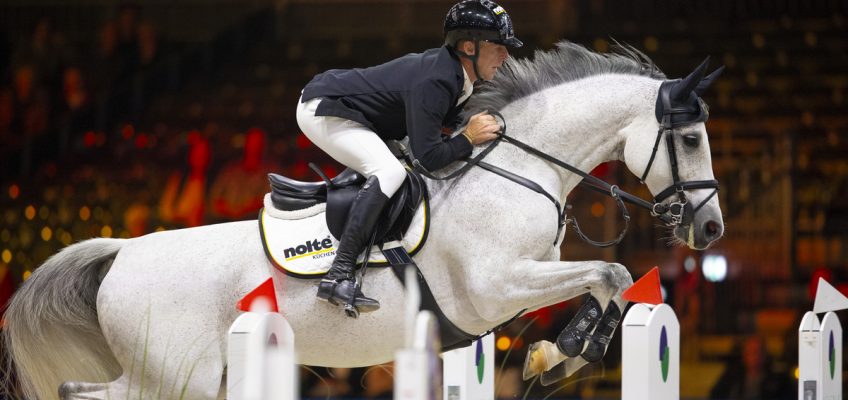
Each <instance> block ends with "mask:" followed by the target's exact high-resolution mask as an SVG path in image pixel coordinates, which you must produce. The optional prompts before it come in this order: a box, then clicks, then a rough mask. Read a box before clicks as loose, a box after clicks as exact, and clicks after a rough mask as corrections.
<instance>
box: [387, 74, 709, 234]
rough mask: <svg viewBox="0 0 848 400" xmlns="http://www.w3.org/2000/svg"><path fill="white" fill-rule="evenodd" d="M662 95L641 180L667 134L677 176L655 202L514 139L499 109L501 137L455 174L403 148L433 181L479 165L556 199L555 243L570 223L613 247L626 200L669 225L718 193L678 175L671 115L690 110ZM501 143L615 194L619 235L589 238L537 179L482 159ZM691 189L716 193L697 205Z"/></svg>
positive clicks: (577, 230)
mask: <svg viewBox="0 0 848 400" xmlns="http://www.w3.org/2000/svg"><path fill="white" fill-rule="evenodd" d="M660 96H661V99H662V101H663V103H664V105H665V108H664V110H663V117H662V121H661V125H660V128H659V130H658V132H657V139H656V141H655V142H654V149H653V152H652V153H651V158H650V160H649V161H648V166H647V167H646V168H645V172H644V173H643V174H642V177H641V178H640V181H641V182H642V183H644V182H645V178H646V177H647V176H648V172H650V170H651V166H652V165H653V162H654V158H655V157H656V155H657V151H658V149H659V143H660V139H662V137H663V136H664V135H665V137H666V147H667V148H668V153H669V161H670V163H671V173H672V177H673V179H674V182H673V183H672V185H671V186H669V187H667V188H666V189H664V190H662V191H661V192H660V193H659V194H657V196H656V197H654V200H653V202H651V201H648V200H644V199H642V198H640V197H638V196H635V195H633V194H630V193H627V192H625V191H623V190H621V188H619V187H618V186H617V185H611V184H609V183H607V182H605V181H604V180H602V179H600V178H598V177H596V176H593V175H591V174H589V173H586V172H584V171H582V170H580V169H578V168H577V167H574V166H573V165H571V164H568V163H566V162H564V161H562V160H560V159H558V158H556V157H553V156H551V155H550V154H547V153H545V152H543V151H541V150H539V149H537V148H535V147H533V146H530V145H528V144H526V143H524V142H522V141H520V140H518V139H515V138H513V137H511V136H507V134H506V119H504V117H503V115H501V114H500V113H499V112H497V111H492V112H490V114H492V115H494V116H496V117H498V118H500V120H501V121H502V122H503V124H502V125H501V126H502V129H501V132H500V133H499V134H498V138H497V139H495V140H494V141H492V143H491V144H490V145H489V146H488V147H486V148H485V149H484V150H483V151H481V152H480V153H478V154H477V155H476V156H474V157H472V158H470V159H468V160H466V164H465V165H464V166H463V167H461V168H460V169H458V170H456V171H454V172H452V173H450V174H448V175H446V176H443V177H437V176H434V175H433V174H431V173H430V172H429V171H427V169H426V168H424V167H423V166H422V165H421V164H420V163H419V162H418V160H416V159H415V158H414V157H413V156H412V152H411V151H406V149H402V150H403V152H404V153H405V154H406V155H407V157H409V158H410V159H411V160H412V165H413V167H414V168H415V170H416V171H418V172H419V173H420V174H422V175H424V176H426V177H427V178H429V179H433V180H449V179H453V178H455V177H457V176H459V175H461V174H463V173H465V172H466V171H468V170H469V169H471V168H472V167H474V166H475V165H476V166H479V167H480V168H483V169H485V170H487V171H489V172H492V173H494V174H496V175H499V176H501V177H504V178H506V179H509V180H510V181H512V182H515V183H517V184H519V185H522V186H524V187H526V188H528V189H530V190H532V191H534V192H536V193H539V194H541V195H543V196H545V197H546V198H548V199H549V200H550V201H551V202H553V204H554V206H555V207H556V210H557V223H558V225H557V226H558V228H557V233H556V237H555V238H554V242H553V244H554V245H556V243H557V242H558V241H559V237H560V235H561V234H562V228H563V227H564V226H565V225H566V224H568V225H571V227H572V228H573V229H574V231H575V233H577V235H578V236H579V237H580V238H581V239H582V240H583V241H585V242H586V243H589V244H591V245H593V246H596V247H609V246H614V245H616V244H618V243H620V242H621V241H622V240H623V239H624V235H625V234H626V233H627V229H628V228H629V227H630V213H629V212H628V210H627V207H626V206H625V205H624V202H628V203H630V204H635V205H636V206H639V207H642V208H644V209H647V210H648V211H650V212H651V215H652V216H654V217H656V218H657V219H659V220H660V221H662V222H663V223H664V224H665V225H666V226H684V225H686V224H688V223H691V222H692V220H693V219H694V215H695V213H696V212H697V211H698V210H700V209H701V208H702V207H703V206H704V205H705V204H706V203H707V201H709V200H710V199H711V198H712V197H713V196H715V195H716V193H718V181H717V180H715V179H712V180H700V181H681V180H680V176H679V172H678V165H677V154H676V152H675V148H674V128H675V126H676V125H681V124H682V123H672V120H671V116H672V114H683V113H685V112H687V110H685V109H676V108H673V107H671V105H670V99H669V93H668V91H667V90H661V91H660ZM701 107H704V105H703V103H701ZM500 142H505V143H509V144H511V145H513V146H515V147H518V148H519V149H521V150H523V151H524V152H526V153H529V154H531V155H533V156H535V157H538V158H540V159H542V160H545V161H547V162H550V163H552V164H554V165H556V166H558V167H560V168H563V169H565V170H567V171H569V172H571V173H574V174H576V175H578V176H580V177H582V178H583V180H582V181H580V183H579V185H580V186H583V187H586V188H588V189H591V190H594V191H596V192H600V193H603V194H606V195H609V196H610V197H612V198H613V200H615V202H616V204H617V205H618V209H619V210H620V212H621V215H622V218H623V219H624V228H623V229H622V230H621V232H620V233H619V234H618V236H617V237H616V238H615V239H613V240H609V241H603V242H601V241H595V240H592V239H590V238H589V237H588V236H586V234H584V233H583V231H582V230H581V229H580V225H579V224H578V223H577V219H576V218H575V217H573V216H572V217H570V218H567V217H566V208H565V207H562V206H561V205H560V203H559V200H557V198H556V197H554V196H552V195H551V194H550V193H548V192H547V191H546V190H545V189H544V188H542V186H540V185H539V184H538V183H536V182H534V181H532V180H530V179H527V178H525V177H523V176H520V175H517V174H515V173H513V172H509V171H506V170H504V169H502V168H500V167H497V166H494V165H492V164H489V163H486V162H484V161H483V158H484V157H486V156H487V155H488V154H489V153H491V152H492V150H494V148H495V147H496V146H497V145H498V144H499V143H500ZM692 189H713V192H712V193H711V194H710V195H709V196H707V197H706V198H705V199H704V200H703V201H702V202H701V203H700V204H698V205H697V206H696V207H692V205H691V203H690V202H689V200H688V198H687V197H686V193H685V192H684V191H685V190H692ZM674 194H677V201H673V202H670V203H668V204H664V203H663V201H664V200H665V199H667V198H668V197H670V196H672V195H674Z"/></svg>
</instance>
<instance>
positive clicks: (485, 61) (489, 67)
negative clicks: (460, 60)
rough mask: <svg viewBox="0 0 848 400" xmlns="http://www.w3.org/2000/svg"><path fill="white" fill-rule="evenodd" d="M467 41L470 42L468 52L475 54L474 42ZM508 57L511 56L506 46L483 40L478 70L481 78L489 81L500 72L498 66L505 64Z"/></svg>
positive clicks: (478, 59)
mask: <svg viewBox="0 0 848 400" xmlns="http://www.w3.org/2000/svg"><path fill="white" fill-rule="evenodd" d="M466 43H468V44H467V45H466V46H468V48H467V49H466V53H468V54H474V44H473V43H471V42H466ZM469 45H470V46H469ZM507 57H509V52H507V49H506V46H504V45H501V44H497V43H492V42H487V41H482V40H481V41H480V55H479V56H478V58H477V71H479V72H480V76H479V78H481V79H484V80H487V81H488V80H491V79H492V78H494V77H495V73H496V72H498V68H500V67H501V65H503V63H504V61H506V59H507Z"/></svg>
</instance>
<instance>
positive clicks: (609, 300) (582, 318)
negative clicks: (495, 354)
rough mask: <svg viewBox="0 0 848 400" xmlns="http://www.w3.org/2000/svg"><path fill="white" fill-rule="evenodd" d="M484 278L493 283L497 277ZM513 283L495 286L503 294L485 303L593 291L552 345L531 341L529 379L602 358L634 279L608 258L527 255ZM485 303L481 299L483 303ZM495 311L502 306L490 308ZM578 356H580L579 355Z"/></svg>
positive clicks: (535, 301) (551, 299)
mask: <svg viewBox="0 0 848 400" xmlns="http://www.w3.org/2000/svg"><path fill="white" fill-rule="evenodd" d="M484 281H486V282H485V283H486V284H488V285H495V283H494V281H496V279H493V278H490V279H488V280H484ZM504 281H505V282H503V283H502V285H508V286H509V287H508V288H507V287H501V288H498V289H500V290H495V291H492V292H491V293H493V294H498V295H500V296H501V297H500V299H499V300H497V301H495V300H496V299H488V300H491V301H486V303H487V304H496V305H497V304H500V305H502V307H503V306H508V305H512V306H514V305H515V304H526V305H527V307H528V308H530V309H535V308H539V307H543V306H546V305H550V304H554V303H557V302H560V301H563V300H568V299H570V298H573V297H576V296H579V295H581V294H584V293H587V292H588V293H590V296H589V297H588V298H587V299H586V302H585V303H584V304H583V306H582V307H581V308H580V310H579V311H578V313H577V315H576V316H575V318H574V320H572V321H571V322H570V323H569V324H568V326H567V327H566V328H565V329H564V330H563V332H562V333H561V334H560V335H559V337H558V339H557V343H556V344H553V343H550V342H547V341H542V342H538V343H535V344H534V345H533V346H531V349H530V351H529V353H528V357H527V360H526V362H525V370H524V378H525V379H528V378H530V377H532V376H535V375H537V374H539V373H542V372H544V371H548V370H550V369H551V368H553V367H555V366H557V365H559V364H560V363H562V362H563V361H565V360H566V359H569V358H570V359H569V362H568V363H566V364H565V365H563V366H562V367H561V368H560V369H558V370H557V371H559V372H557V374H556V375H560V374H561V373H564V374H565V376H570V375H571V374H573V373H574V372H575V371H577V370H578V369H580V368H581V367H582V366H584V365H586V364H587V363H588V362H595V361H599V360H600V359H601V358H602V357H603V355H604V353H606V349H607V345H608V344H609V341H610V339H611V337H612V335H613V333H614V331H615V328H616V327H617V326H618V323H619V321H620V319H621V311H622V310H624V307H625V306H626V304H627V302H626V301H624V300H623V299H622V298H621V294H622V292H624V290H626V289H627V288H629V287H630V286H631V285H632V284H633V279H632V277H631V276H630V273H629V272H628V271H627V269H626V268H625V267H624V266H623V265H621V264H614V263H607V262H604V261H586V262H564V261H557V262H536V261H529V260H525V261H522V262H519V263H517V265H516V266H514V267H513V268H512V269H511V270H510V271H509V279H508V280H504ZM481 306H483V304H481ZM489 312H491V313H492V314H497V313H498V312H502V311H501V310H490V311H489ZM578 356H580V357H578Z"/></svg>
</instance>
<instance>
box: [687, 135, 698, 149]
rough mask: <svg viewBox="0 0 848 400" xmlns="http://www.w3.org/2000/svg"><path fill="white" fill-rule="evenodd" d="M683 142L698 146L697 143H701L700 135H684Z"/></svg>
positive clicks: (690, 145)
mask: <svg viewBox="0 0 848 400" xmlns="http://www.w3.org/2000/svg"><path fill="white" fill-rule="evenodd" d="M683 143H684V144H686V145H687V146H689V147H698V144H699V143H701V137H700V136H698V135H684V136H683Z"/></svg>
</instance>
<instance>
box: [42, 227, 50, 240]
mask: <svg viewBox="0 0 848 400" xmlns="http://www.w3.org/2000/svg"><path fill="white" fill-rule="evenodd" d="M52 237H53V231H52V230H51V229H50V227H47V226H45V227H44V228H41V239H42V240H44V241H45V242H49V241H50V239H51V238H52Z"/></svg>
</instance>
